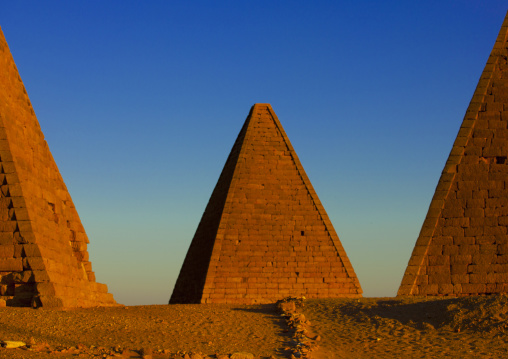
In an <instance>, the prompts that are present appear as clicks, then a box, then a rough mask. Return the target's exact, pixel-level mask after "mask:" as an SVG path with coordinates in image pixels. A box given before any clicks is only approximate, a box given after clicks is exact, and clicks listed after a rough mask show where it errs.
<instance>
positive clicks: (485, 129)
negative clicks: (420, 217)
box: [398, 14, 508, 296]
mask: <svg viewBox="0 0 508 359" xmlns="http://www.w3.org/2000/svg"><path fill="white" fill-rule="evenodd" d="M507 58H508V14H507V15H506V17H505V20H504V22H503V25H502V27H501V30H500V32H499V36H498V38H497V40H496V43H495V45H494V49H493V50H492V52H491V54H490V57H489V59H488V61H487V65H486V66H485V69H484V71H483V74H482V76H481V78H480V81H479V83H478V86H477V88H476V91H475V93H474V95H473V99H472V100H471V103H470V105H469V108H468V109H467V111H466V115H465V117H464V120H463V122H462V126H461V128H460V130H459V133H458V135H457V138H456V140H455V143H454V145H453V148H452V150H451V153H450V156H449V158H448V161H447V163H446V165H445V168H444V170H443V173H442V174H441V178H440V180H439V183H438V185H437V188H436V192H435V194H434V198H433V199H432V202H431V204H430V208H429V211H428V213H427V218H426V219H425V222H424V224H423V226H422V230H421V232H420V236H419V238H418V240H417V242H416V245H415V248H414V250H413V253H412V256H411V259H410V260H409V265H408V267H407V269H406V272H405V274H404V278H403V279H402V283H401V285H400V288H399V291H398V295H420V296H427V295H440V296H443V295H446V296H461V295H478V294H492V293H502V292H506V290H507V288H508V267H507V266H506V263H507V256H505V254H506V253H508V250H507V238H508V237H507V235H508V220H507V215H508V130H507V128H508V116H507V115H506V111H507V110H508V61H507Z"/></svg>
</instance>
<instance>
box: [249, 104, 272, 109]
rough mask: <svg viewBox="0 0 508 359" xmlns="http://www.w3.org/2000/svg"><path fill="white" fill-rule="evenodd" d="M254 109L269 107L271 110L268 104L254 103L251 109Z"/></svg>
mask: <svg viewBox="0 0 508 359" xmlns="http://www.w3.org/2000/svg"><path fill="white" fill-rule="evenodd" d="M256 107H269V108H272V105H270V104H269V103H255V104H254V105H253V106H252V108H256Z"/></svg>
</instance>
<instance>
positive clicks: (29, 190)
mask: <svg viewBox="0 0 508 359" xmlns="http://www.w3.org/2000/svg"><path fill="white" fill-rule="evenodd" d="M87 243H88V239H87V237H86V234H85V230H84V229H83V226H82V224H81V221H80V219H79V216H78V213H77V211H76V209H75V207H74V204H73V203H72V199H71V197H70V195H69V193H68V191H67V188H66V186H65V183H64V182H63V179H62V177H61V175H60V172H59V171H58V168H57V166H56V164H55V161H54V160H53V157H52V155H51V152H50V151H49V147H48V145H47V143H46V141H45V140H44V135H43V134H42V131H41V129H40V126H39V123H38V121H37V118H36V116H35V113H34V111H33V109H32V106H31V104H30V100H29V98H28V95H27V93H26V90H25V87H24V85H23V83H22V81H21V78H20V76H19V74H18V71H17V69H16V65H15V64H14V60H13V58H12V56H11V53H10V51H9V48H8V46H7V42H6V41H5V38H4V36H3V33H2V32H1V31H0V272H4V273H3V275H4V274H11V275H10V276H9V275H7V276H4V278H5V280H10V281H11V282H12V283H17V284H15V285H12V284H11V285H10V286H9V285H7V287H6V288H4V290H0V291H3V292H4V294H1V293H0V299H2V298H1V296H5V295H7V296H8V297H9V298H7V299H6V298H4V300H5V302H6V303H7V305H30V304H32V305H34V306H40V305H45V304H47V305H48V306H66V307H74V306H96V305H113V304H116V303H115V301H114V300H113V298H112V296H111V295H108V294H107V291H104V290H103V289H102V288H99V287H97V286H96V285H95V283H94V275H93V272H92V268H91V265H90V262H89V261H88V252H87V247H86V245H87ZM3 280H4V279H2V281H3ZM48 283H52V284H54V287H52V289H51V290H49V289H48V286H47V285H46V286H44V285H45V284H48ZM6 284H7V283H6ZM39 287H40V288H45V290H47V292H45V293H40V292H38V289H37V288H39ZM97 289H100V290H97Z"/></svg>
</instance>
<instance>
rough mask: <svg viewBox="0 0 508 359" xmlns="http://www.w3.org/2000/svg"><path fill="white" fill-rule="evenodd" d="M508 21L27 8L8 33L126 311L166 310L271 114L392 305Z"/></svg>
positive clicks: (430, 9) (353, 255)
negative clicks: (215, 206) (207, 216)
mask: <svg viewBox="0 0 508 359" xmlns="http://www.w3.org/2000/svg"><path fill="white" fill-rule="evenodd" d="M486 4H488V5H486ZM507 9H508V7H507V4H506V0H502V1H501V0H489V1H488V2H485V1H481V0H478V1H465V0H464V1H458V0H456V1H452V0H442V1H434V0H432V1H313V2H310V1H255V2H254V1H185V2H184V1H146V2H141V1H131V0H122V1H120V0H116V1H44V2H42V1H10V2H2V4H0V26H1V27H2V30H3V32H4V35H5V37H6V39H7V42H8V44H9V47H10V49H11V52H12V54H13V57H14V60H15V62H16V64H17V67H18V70H19V72H20V75H21V78H22V79H23V82H24V84H25V87H26V88H27V92H28V95H29V97H30V99H31V102H32V104H33V107H34V109H35V113H36V114H37V117H38V119H39V122H40V124H41V127H42V130H43V132H44V134H45V137H46V140H47V142H48V144H49V147H50V149H51V151H52V153H53V156H54V158H55V160H56V162H57V165H58V167H59V169H60V172H61V173H62V176H63V178H64V180H65V182H66V184H67V187H68V189H69V192H70V194H71V196H72V198H73V200H74V203H75V205H76V207H77V209H78V212H79V214H80V217H81V220H82V222H83V225H84V226H85V229H86V231H87V234H88V236H89V238H90V245H89V252H90V258H91V261H92V265H93V270H94V271H95V273H96V276H97V280H98V281H99V282H101V283H106V284H107V285H108V287H109V290H110V292H111V293H113V294H114V296H115V299H116V300H117V301H118V302H120V303H123V304H128V305H135V304H163V303H167V301H168V300H169V297H170V295H171V291H172V290H173V286H174V282H175V280H176V277H177V276H178V272H179V270H180V267H181V264H182V262H183V259H184V257H185V254H186V252H187V249H188V247H189V244H190V241H191V239H192V237H193V235H194V231H195V230H196V227H197V225H198V222H199V220H200V218H201V215H202V213H203V211H204V209H205V206H206V204H207V202H208V199H209V197H210V195H211V193H212V190H213V188H214V186H215V184H216V182H217V179H218V177H219V174H220V172H221V170H222V167H223V165H224V163H225V161H226V158H227V156H228V154H229V151H230V149H231V147H232V145H233V142H234V140H235V139H236V136H237V134H238V132H239V131H240V128H241V126H242V124H243V122H244V120H245V118H246V116H247V115H248V112H249V109H250V107H251V106H252V105H253V104H254V103H256V102H268V103H270V104H271V105H272V106H273V108H274V110H275V113H276V114H277V115H278V117H279V119H280V121H281V123H282V125H283V127H284V129H285V130H286V133H287V135H288V137H289V139H290V140H291V142H292V144H293V146H294V148H295V150H296V152H297V154H298V156H299V158H300V161H301V162H302V165H303V167H304V168H305V170H306V172H307V174H308V176H309V178H310V181H311V182H312V184H313V186H314V188H315V190H316V192H317V194H318V196H319V197H320V199H321V201H322V202H323V205H324V207H325V209H326V211H327V213H328V215H329V217H330V219H331V221H332V223H333V225H334V227H335V229H336V231H337V234H338V235H339V237H340V239H341V242H342V244H343V246H344V248H345V250H346V252H347V254H348V256H349V259H350V260H351V262H352V264H353V267H354V269H355V271H356V273H357V275H358V277H359V280H360V283H361V285H362V287H363V290H364V295H365V296H376V297H381V296H394V295H395V294H396V292H397V289H398V286H399V284H400V281H401V279H402V275H403V273H404V270H405V268H406V265H407V262H408V260H409V257H410V255H411V251H412V249H413V246H414V244H415V241H416V238H417V237H418V233H419V231H420V228H421V225H422V222H423V220H424V218H425V215H426V213H427V209H428V205H429V203H430V200H431V198H432V195H433V193H434V189H435V187H436V184H437V181H438V179H439V176H440V174H441V171H442V169H443V166H444V164H445V162H446V158H447V157H448V154H449V152H450V149H451V147H452V144H453V141H454V139H455V136H456V134H457V132H458V129H459V127H460V124H461V121H462V119H463V116H464V113H465V111H466V108H467V106H468V104H469V101H470V99H471V96H472V94H473V92H474V89H475V87H476V84H477V81H478V79H479V77H480V74H481V72H482V70H483V67H484V65H485V63H486V60H487V58H488V55H489V53H490V51H491V49H492V46H493V45H494V41H495V39H496V36H497V34H498V31H499V28H500V26H501V23H502V21H503V18H504V16H505V14H506V11H507Z"/></svg>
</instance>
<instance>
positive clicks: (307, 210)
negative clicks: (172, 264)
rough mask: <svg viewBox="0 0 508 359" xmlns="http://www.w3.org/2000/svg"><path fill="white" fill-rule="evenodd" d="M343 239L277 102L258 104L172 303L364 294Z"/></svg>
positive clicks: (203, 221)
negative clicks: (283, 123)
mask: <svg viewBox="0 0 508 359" xmlns="http://www.w3.org/2000/svg"><path fill="white" fill-rule="evenodd" d="M361 293H362V290H361V287H360V284H359V282H358V279H357V277H356V274H355V272H354V270H353V267H352V266H351V263H350V262H349V259H348V257H347V255H346V252H345V251H344V249H343V247H342V244H341V242H340V240H339V238H338V236H337V234H336V233H335V230H334V228H333V226H332V223H331V222H330V220H329V218H328V216H327V214H326V211H325V209H324V208H323V206H322V204H321V202H320V200H319V198H318V196H317V194H316V192H315V191H314V188H313V187H312V185H311V183H310V181H309V179H308V177H307V175H306V173H305V171H304V169H303V167H302V165H301V163H300V161H299V159H298V156H297V155H296V152H295V151H294V149H293V147H292V145H291V143H290V142H289V139H288V138H287V136H286V133H285V132H284V129H283V128H282V126H281V124H280V122H279V120H278V118H277V116H276V115H275V113H274V111H273V110H272V108H271V106H270V105H269V104H256V105H254V106H253V107H252V109H251V111H250V114H249V116H248V117H247V119H246V121H245V123H244V125H243V128H242V130H241V131H240V134H239V135H238V138H237V140H236V142H235V144H234V146H233V148H232V150H231V153H230V155H229V157H228V159H227V161H226V164H225V166H224V169H223V170H222V173H221V175H220V178H219V180H218V182H217V185H216V187H215V189H214V191H213V193H212V195H211V197H210V200H209V202H208V205H207V207H206V210H205V212H204V214H203V217H202V218H201V222H200V223H199V226H198V228H197V230H196V233H195V235H194V238H193V240H192V243H191V245H190V248H189V251H188V253H187V257H186V259H185V261H184V264H183V266H182V269H181V272H180V275H179V277H178V280H177V282H176V285H175V289H174V291H173V294H172V296H171V300H170V303H245V304H249V303H263V302H275V301H277V300H279V299H282V298H285V297H288V296H290V295H293V296H305V297H308V298H326V297H356V296H361Z"/></svg>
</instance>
